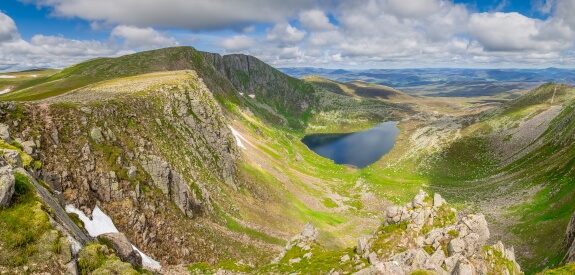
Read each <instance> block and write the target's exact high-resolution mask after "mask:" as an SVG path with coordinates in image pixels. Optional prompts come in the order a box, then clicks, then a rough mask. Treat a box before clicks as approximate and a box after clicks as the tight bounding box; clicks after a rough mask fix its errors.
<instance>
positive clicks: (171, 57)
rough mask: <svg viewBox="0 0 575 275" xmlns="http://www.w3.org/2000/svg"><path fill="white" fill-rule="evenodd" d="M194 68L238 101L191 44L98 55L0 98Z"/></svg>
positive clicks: (40, 94)
mask: <svg viewBox="0 0 575 275" xmlns="http://www.w3.org/2000/svg"><path fill="white" fill-rule="evenodd" d="M185 69H193V70H196V71H197V72H198V74H200V76H201V77H202V78H204V79H206V85H208V87H210V89H211V90H212V92H214V93H215V94H216V96H226V99H227V100H231V101H237V98H236V95H235V94H233V93H226V92H227V90H231V89H233V88H232V87H231V86H230V85H229V83H228V82H227V81H225V80H224V79H223V77H222V76H220V75H219V74H218V73H217V72H216V71H215V70H214V68H213V67H212V66H211V64H208V63H207V62H205V61H204V59H203V58H202V56H201V54H200V53H199V52H198V51H196V50H195V49H193V48H191V47H174V48H165V49H160V50H153V51H146V52H140V53H136V54H131V55H126V56H121V57H118V58H98V59H93V60H89V61H86V62H82V63H79V64H76V65H74V66H71V67H68V68H66V69H64V70H62V71H60V72H58V73H56V74H54V75H51V76H44V77H37V78H35V79H33V80H30V81H27V82H24V83H21V84H19V85H17V86H16V87H14V88H13V92H10V93H8V94H5V95H2V96H0V100H19V101H30V100H38V99H44V98H49V97H52V96H55V95H60V94H63V93H66V92H68V91H71V90H74V89H77V88H80V87H83V86H86V85H89V84H93V83H96V82H99V81H103V80H109V79H114V78H120V77H127V76H134V75H139V74H145V73H151V72H161V71H176V70H185Z"/></svg>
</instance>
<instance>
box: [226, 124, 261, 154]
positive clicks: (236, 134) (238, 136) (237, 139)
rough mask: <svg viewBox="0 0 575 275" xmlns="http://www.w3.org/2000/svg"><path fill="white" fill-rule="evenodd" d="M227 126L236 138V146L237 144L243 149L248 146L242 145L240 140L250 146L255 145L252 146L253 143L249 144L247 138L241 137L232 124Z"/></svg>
mask: <svg viewBox="0 0 575 275" xmlns="http://www.w3.org/2000/svg"><path fill="white" fill-rule="evenodd" d="M228 127H229V128H230V130H232V134H233V135H234V137H235V138H236V141H237V142H238V146H239V147H241V148H244V149H248V148H246V147H245V146H244V144H243V142H242V140H243V141H245V142H246V143H247V144H249V145H250V146H252V147H255V146H254V145H253V144H251V143H250V142H249V141H248V140H247V139H245V138H244V137H242V135H241V134H240V133H239V132H238V131H236V129H234V128H233V127H232V126H229V125H228Z"/></svg>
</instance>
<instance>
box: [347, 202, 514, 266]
mask: <svg viewBox="0 0 575 275" xmlns="http://www.w3.org/2000/svg"><path fill="white" fill-rule="evenodd" d="M428 198H429V196H428V195H427V194H426V193H425V192H423V191H420V192H419V193H418V194H417V195H416V196H415V198H414V199H413V200H412V201H411V202H410V203H408V204H407V205H406V206H404V207H401V206H390V207H388V208H387V209H386V210H385V221H384V223H383V226H382V229H381V231H379V232H376V233H375V234H374V236H372V237H368V238H366V237H363V238H361V239H360V241H359V242H358V249H357V253H358V254H360V255H363V257H364V258H366V257H368V258H369V262H370V263H373V265H372V266H370V267H367V268H365V269H363V270H360V271H359V272H358V273H356V274H398V275H401V274H410V273H412V272H415V271H418V270H426V271H429V272H433V273H435V274H458V275H475V274H491V273H494V274H496V273H501V272H503V273H505V272H507V273H506V274H521V269H520V267H519V265H518V264H517V263H516V262H515V254H514V251H513V248H511V249H506V248H505V247H504V246H503V244H502V243H501V242H499V243H497V244H496V245H494V246H487V241H488V240H489V236H490V233H489V228H488V227H487V221H486V220H485V217H484V216H483V215H482V214H476V215H466V216H464V217H462V218H461V219H460V220H459V221H457V220H456V219H455V217H456V215H455V210H453V209H451V208H449V207H448V206H447V203H446V202H445V200H443V198H441V196H440V195H439V194H435V195H434V196H433V203H431V202H430V201H429V199H428ZM368 245H369V247H370V250H372V251H377V254H373V252H371V253H370V252H369V251H365V250H364V249H363V247H366V246H368ZM493 251H495V252H493ZM508 266H513V267H514V268H513V270H508V268H507V267H508Z"/></svg>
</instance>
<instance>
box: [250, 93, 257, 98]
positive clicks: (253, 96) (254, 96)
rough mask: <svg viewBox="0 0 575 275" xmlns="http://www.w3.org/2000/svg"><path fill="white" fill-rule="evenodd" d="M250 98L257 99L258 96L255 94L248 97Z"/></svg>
mask: <svg viewBox="0 0 575 275" xmlns="http://www.w3.org/2000/svg"><path fill="white" fill-rule="evenodd" d="M248 96H249V97H251V98H256V95H255V94H253V95H248Z"/></svg>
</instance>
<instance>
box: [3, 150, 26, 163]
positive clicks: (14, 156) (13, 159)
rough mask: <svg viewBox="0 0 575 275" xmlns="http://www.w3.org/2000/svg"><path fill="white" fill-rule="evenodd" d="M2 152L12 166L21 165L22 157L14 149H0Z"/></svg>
mask: <svg viewBox="0 0 575 275" xmlns="http://www.w3.org/2000/svg"><path fill="white" fill-rule="evenodd" d="M2 151H3V152H4V153H3V154H2V156H3V157H4V160H6V162H8V164H10V165H12V166H13V167H22V158H21V157H20V153H19V152H18V151H16V150H10V149H2Z"/></svg>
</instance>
